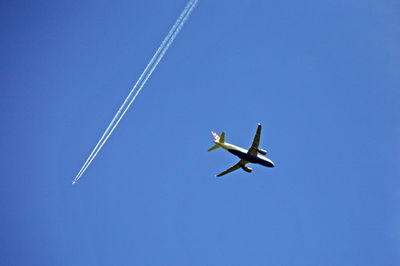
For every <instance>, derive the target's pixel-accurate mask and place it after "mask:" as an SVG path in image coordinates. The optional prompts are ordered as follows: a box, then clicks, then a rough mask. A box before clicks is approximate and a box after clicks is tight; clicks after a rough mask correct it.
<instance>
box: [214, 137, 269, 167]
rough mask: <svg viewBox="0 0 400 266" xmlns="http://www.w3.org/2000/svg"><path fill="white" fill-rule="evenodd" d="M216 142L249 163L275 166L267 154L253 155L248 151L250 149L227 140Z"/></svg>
mask: <svg viewBox="0 0 400 266" xmlns="http://www.w3.org/2000/svg"><path fill="white" fill-rule="evenodd" d="M214 143H215V144H216V145H218V146H219V147H221V148H223V149H224V150H226V151H228V152H230V153H232V154H233V155H236V156H237V157H239V158H240V159H241V160H244V161H246V162H249V163H256V164H261V165H263V166H266V167H274V163H273V162H272V161H271V160H270V159H268V158H267V157H265V156H262V155H260V154H257V156H253V155H251V154H248V153H247V152H248V151H247V150H246V149H243V148H241V147H238V146H235V145H233V144H230V143H227V142H224V143H221V142H218V141H215V140H214Z"/></svg>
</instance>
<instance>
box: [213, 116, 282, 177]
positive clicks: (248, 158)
mask: <svg viewBox="0 0 400 266" xmlns="http://www.w3.org/2000/svg"><path fill="white" fill-rule="evenodd" d="M211 133H212V134H213V136H214V139H215V140H214V143H215V145H214V146H213V147H211V148H210V149H209V150H208V151H213V150H215V149H218V148H223V149H224V150H227V151H228V152H230V153H232V154H234V155H236V156H237V157H239V158H240V161H239V162H238V163H237V164H235V165H234V166H232V167H231V168H229V169H228V170H225V171H223V172H222V173H220V174H218V175H216V176H217V177H220V176H223V175H226V174H228V173H230V172H233V171H235V170H237V169H239V168H242V169H243V170H244V171H246V172H248V173H251V171H252V169H251V168H250V167H247V166H246V165H247V164H249V163H258V164H261V165H264V166H266V167H274V166H275V165H274V163H273V162H272V161H271V160H270V159H268V158H267V157H265V156H262V155H266V154H267V151H266V150H263V149H259V148H258V145H259V143H260V134H261V124H258V127H257V132H256V135H255V136H254V140H253V144H251V147H250V149H249V150H246V149H243V148H240V147H238V146H235V145H232V144H229V143H226V142H225V132H222V134H221V137H219V136H218V135H217V134H216V133H215V132H214V131H211ZM259 153H261V154H262V155H259Z"/></svg>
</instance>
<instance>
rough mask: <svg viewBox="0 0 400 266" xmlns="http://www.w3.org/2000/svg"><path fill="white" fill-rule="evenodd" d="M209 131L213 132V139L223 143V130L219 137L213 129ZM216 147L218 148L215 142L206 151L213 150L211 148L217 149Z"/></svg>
mask: <svg viewBox="0 0 400 266" xmlns="http://www.w3.org/2000/svg"><path fill="white" fill-rule="evenodd" d="M211 133H212V134H213V136H214V139H215V141H217V142H219V143H224V142H225V132H222V133H221V137H220V136H218V134H217V133H215V132H214V131H211ZM218 148H219V146H218V145H217V144H215V145H214V146H212V147H211V148H210V149H208V151H213V150H215V149H218Z"/></svg>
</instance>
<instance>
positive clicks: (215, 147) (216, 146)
mask: <svg viewBox="0 0 400 266" xmlns="http://www.w3.org/2000/svg"><path fill="white" fill-rule="evenodd" d="M218 148H219V146H218V145H214V146H212V147H211V148H209V149H208V151H213V150H216V149H218Z"/></svg>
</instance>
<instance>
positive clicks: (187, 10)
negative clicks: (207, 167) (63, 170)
mask: <svg viewBox="0 0 400 266" xmlns="http://www.w3.org/2000/svg"><path fill="white" fill-rule="evenodd" d="M197 2H198V0H190V1H189V2H188V4H187V5H186V7H185V8H184V10H183V11H182V13H181V14H180V16H179V18H178V19H177V21H176V22H175V24H174V25H173V26H172V28H171V30H170V31H169V32H168V35H167V36H166V37H165V38H164V40H163V42H162V43H161V45H160V46H159V47H158V49H157V51H156V53H155V54H154V55H153V57H152V58H151V60H150V62H149V63H148V64H147V66H146V68H145V70H144V71H143V73H142V74H141V75H140V77H139V79H138V81H137V82H136V84H135V86H133V88H132V90H131V91H130V93H129V94H128V96H127V97H126V99H125V101H124V103H123V104H122V105H121V107H120V108H119V110H118V112H117V113H116V115H115V116H114V118H113V120H112V121H111V123H110V124H109V125H108V127H107V129H106V131H105V132H104V133H103V136H102V137H101V138H100V140H99V141H98V142H97V144H96V146H95V148H94V149H93V151H92V153H91V154H90V155H89V157H88V158H87V160H86V162H85V163H84V165H83V166H82V168H81V170H80V171H79V173H78V174H77V175H76V177H75V179H74V181H73V182H72V184H75V183H76V182H77V181H78V180H79V179H80V177H81V176H82V175H83V173H84V172H85V171H86V169H87V168H88V167H89V165H90V164H91V162H92V161H93V159H94V158H95V157H96V155H97V153H98V152H99V151H100V149H101V148H102V147H103V145H104V144H105V143H106V141H107V140H108V138H109V137H110V136H111V134H112V133H113V131H114V129H115V128H116V126H117V125H118V124H119V122H120V121H121V119H122V117H124V115H125V113H126V111H127V110H128V109H129V107H130V106H131V104H132V103H133V101H134V100H135V99H136V96H137V95H138V94H139V92H140V91H141V90H142V88H143V86H144V85H145V84H146V82H147V80H148V79H149V77H150V76H151V74H152V73H153V71H154V70H155V68H156V67H157V65H158V64H159V62H160V61H161V59H162V58H163V56H164V54H165V53H166V52H167V50H168V48H169V46H170V45H171V44H172V42H173V41H174V39H175V37H176V36H177V35H178V33H179V32H180V30H181V29H182V27H183V25H184V24H185V22H186V20H187V19H188V18H189V16H190V14H191V12H192V11H193V9H194V8H195V7H196V4H197ZM166 43H167V44H166ZM156 58H157V60H156ZM154 60H156V61H155V63H154ZM153 63H154V64H153ZM151 65H153V66H152V67H151ZM150 67H151V69H150V72H148V70H149V68H150ZM147 72H148V73H147ZM146 74H147V76H146ZM144 76H146V78H145V79H144V80H143V82H142V83H141V85H140V86H139V89H138V90H137V91H136V93H135V95H134V96H133V98H132V95H133V93H134V91H135V89H136V87H137V86H138V85H139V84H140V82H141V81H142V78H143V77H144ZM130 98H132V99H131V100H130V102H129V104H128V105H127V106H126V107H125V105H126V103H127V102H128V101H129V99H130ZM121 112H122V114H121ZM120 114H121V115H120ZM118 117H119V118H118ZM117 118H118V120H117V122H115V121H116V119H117ZM110 128H111V130H110Z"/></svg>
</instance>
